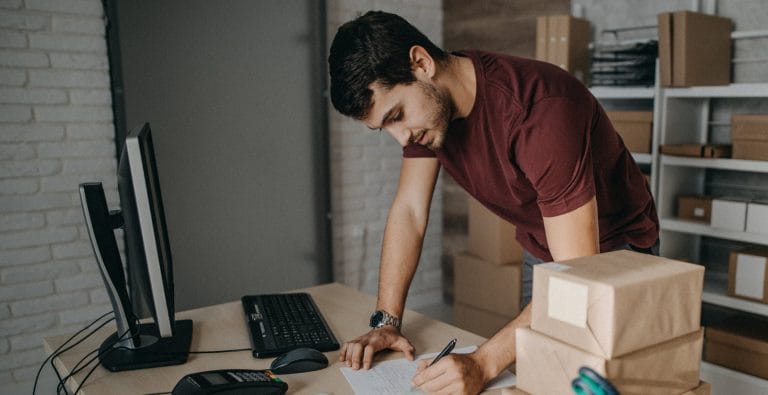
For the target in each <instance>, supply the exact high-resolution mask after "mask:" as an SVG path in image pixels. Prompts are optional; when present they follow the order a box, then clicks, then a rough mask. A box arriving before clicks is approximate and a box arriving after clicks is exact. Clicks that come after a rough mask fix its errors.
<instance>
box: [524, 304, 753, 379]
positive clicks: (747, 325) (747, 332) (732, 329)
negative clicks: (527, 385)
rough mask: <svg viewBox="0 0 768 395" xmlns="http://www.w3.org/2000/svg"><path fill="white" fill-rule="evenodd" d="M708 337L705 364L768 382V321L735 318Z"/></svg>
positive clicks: (714, 327)
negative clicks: (711, 364) (723, 367)
mask: <svg viewBox="0 0 768 395" xmlns="http://www.w3.org/2000/svg"><path fill="white" fill-rule="evenodd" d="M705 337H706V341H705V344H704V360H705V361H708V362H712V363H714V364H717V365H721V366H725V367H727V368H729V369H733V370H738V371H740V372H744V373H748V374H751V375H755V376H758V377H762V378H764V379H768V321H766V320H765V319H759V318H755V317H753V316H747V315H740V316H735V317H732V318H730V319H728V320H726V321H724V322H722V323H719V324H716V325H712V326H710V327H707V328H706V335H705ZM518 370H519V368H518ZM518 380H519V374H518Z"/></svg>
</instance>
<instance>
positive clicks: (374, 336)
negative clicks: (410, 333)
mask: <svg viewBox="0 0 768 395" xmlns="http://www.w3.org/2000/svg"><path fill="white" fill-rule="evenodd" d="M384 349H390V350H395V351H402V352H403V353H404V354H405V357H406V358H408V360H410V361H413V358H414V356H413V352H414V348H413V345H412V344H411V342H410V341H409V340H408V339H407V338H406V337H405V336H403V335H402V334H401V333H400V331H399V330H398V329H397V328H395V327H394V326H392V325H385V326H383V327H381V328H375V329H372V330H371V331H370V332H368V333H366V334H365V335H362V336H360V337H358V338H357V339H355V340H352V341H349V342H345V343H344V345H342V346H341V351H340V352H339V361H341V362H346V364H347V366H348V367H350V368H352V369H354V370H358V369H360V367H362V368H363V369H365V370H368V369H370V368H371V362H373V355H374V354H376V353H377V352H379V351H381V350H384Z"/></svg>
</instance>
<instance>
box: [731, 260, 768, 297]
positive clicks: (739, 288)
mask: <svg viewBox="0 0 768 395" xmlns="http://www.w3.org/2000/svg"><path fill="white" fill-rule="evenodd" d="M766 266H768V251H761V250H745V251H733V252H731V256H730V259H729V262H728V293H729V294H730V295H731V296H736V297H739V298H743V299H750V300H754V301H758V302H763V303H768V270H766Z"/></svg>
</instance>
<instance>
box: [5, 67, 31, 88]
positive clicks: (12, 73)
mask: <svg viewBox="0 0 768 395" xmlns="http://www.w3.org/2000/svg"><path fill="white" fill-rule="evenodd" d="M26 82H27V72H26V71H24V70H17V69H10V68H0V85H7V86H22V85H24V84H25V83H26Z"/></svg>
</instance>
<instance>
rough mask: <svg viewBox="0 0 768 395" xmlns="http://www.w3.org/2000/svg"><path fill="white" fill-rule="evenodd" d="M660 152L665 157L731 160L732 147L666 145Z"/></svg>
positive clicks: (717, 145) (722, 145)
mask: <svg viewBox="0 0 768 395" xmlns="http://www.w3.org/2000/svg"><path fill="white" fill-rule="evenodd" d="M659 152H660V153H662V154H665V155H674V156H689V157H693V158H730V157H731V146H730V145H725V144H664V145H662V146H660V147H659Z"/></svg>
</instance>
